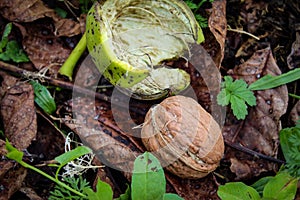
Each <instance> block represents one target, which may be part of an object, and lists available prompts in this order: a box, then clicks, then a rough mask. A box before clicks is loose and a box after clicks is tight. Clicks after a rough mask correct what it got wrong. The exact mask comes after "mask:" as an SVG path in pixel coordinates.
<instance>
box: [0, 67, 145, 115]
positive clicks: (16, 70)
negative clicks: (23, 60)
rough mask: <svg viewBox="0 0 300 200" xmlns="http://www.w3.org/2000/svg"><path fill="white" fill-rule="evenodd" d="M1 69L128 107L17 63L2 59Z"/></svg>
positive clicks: (115, 100)
mask: <svg viewBox="0 0 300 200" xmlns="http://www.w3.org/2000/svg"><path fill="white" fill-rule="evenodd" d="M0 70H4V71H7V72H9V73H13V74H15V75H16V76H21V77H23V78H26V79H39V80H42V81H44V82H48V83H49V84H51V85H54V86H57V87H60V88H63V89H67V90H73V91H75V92H78V93H80V94H85V95H87V96H90V97H95V98H96V99H98V100H102V101H106V102H108V103H111V104H113V105H116V106H119V107H121V108H128V105H125V104H124V103H123V102H120V101H118V100H117V99H111V98H110V97H109V96H107V95H105V94H101V93H98V92H94V91H92V90H89V89H86V88H83V87H80V86H78V85H74V84H73V83H70V82H66V81H62V80H58V79H54V78H51V77H47V76H44V75H42V74H40V73H36V72H31V71H28V70H25V69H21V68H19V67H17V66H15V65H11V64H8V63H5V62H2V61H0ZM129 109H130V110H131V111H133V112H135V113H137V114H141V115H145V113H144V112H143V111H142V110H140V109H135V108H133V107H129Z"/></svg>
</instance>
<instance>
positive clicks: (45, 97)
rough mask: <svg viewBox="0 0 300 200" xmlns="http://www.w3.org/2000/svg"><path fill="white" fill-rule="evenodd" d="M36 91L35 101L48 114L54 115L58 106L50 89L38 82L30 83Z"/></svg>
mask: <svg viewBox="0 0 300 200" xmlns="http://www.w3.org/2000/svg"><path fill="white" fill-rule="evenodd" d="M30 84H31V85H32V86H33V89H34V101H35V102H36V104H37V105H39V107H41V108H42V109H43V110H44V111H45V112H46V113H48V114H52V113H53V112H55V110H56V104H55V101H54V99H53V97H52V96H51V94H50V92H49V91H48V89H47V88H46V87H45V86H43V85H41V84H39V83H38V82H37V81H30Z"/></svg>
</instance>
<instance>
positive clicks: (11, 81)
mask: <svg viewBox="0 0 300 200" xmlns="http://www.w3.org/2000/svg"><path fill="white" fill-rule="evenodd" d="M0 77H1V78H2V80H3V81H2V82H0V83H1V90H0V101H1V99H2V98H3V97H4V95H5V93H6V91H7V90H8V89H9V88H10V87H11V86H12V85H15V84H16V83H17V82H18V79H17V78H16V77H13V76H10V75H8V74H7V73H5V72H4V71H0Z"/></svg>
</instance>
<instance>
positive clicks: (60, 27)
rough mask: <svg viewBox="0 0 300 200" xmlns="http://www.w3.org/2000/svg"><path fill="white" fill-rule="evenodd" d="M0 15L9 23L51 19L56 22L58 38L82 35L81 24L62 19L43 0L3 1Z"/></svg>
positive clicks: (0, 3) (0, 4) (0, 2)
mask: <svg viewBox="0 0 300 200" xmlns="http://www.w3.org/2000/svg"><path fill="white" fill-rule="evenodd" d="M16 5H17V6H16ZM0 13H1V15H2V16H3V17H5V18H6V19H8V20H9V21H14V22H33V21H35V20H37V19H41V18H44V17H50V18H52V19H53V21H54V25H55V32H54V33H55V35H56V36H67V37H71V36H74V35H78V34H80V33H81V32H80V24H79V23H77V22H75V21H73V20H71V19H62V18H61V17H59V16H58V15H57V14H56V12H55V11H54V10H53V9H50V8H48V7H47V6H45V5H44V3H43V1H41V0H1V1H0Z"/></svg>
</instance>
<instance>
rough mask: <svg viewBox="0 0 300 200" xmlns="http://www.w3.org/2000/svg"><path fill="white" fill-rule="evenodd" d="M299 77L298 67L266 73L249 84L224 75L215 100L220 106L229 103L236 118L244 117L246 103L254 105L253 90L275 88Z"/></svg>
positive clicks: (299, 70)
mask: <svg viewBox="0 0 300 200" xmlns="http://www.w3.org/2000/svg"><path fill="white" fill-rule="evenodd" d="M299 78H300V68H297V69H294V70H291V71H289V72H287V73H284V74H281V75H279V76H271V75H266V76H264V77H262V78H261V79H258V80H257V81H255V82H254V83H252V84H251V85H249V86H248V85H247V83H246V82H245V81H244V80H242V79H240V80H235V81H233V79H232V77H230V76H225V77H224V82H222V85H221V87H222V90H221V91H220V93H219V94H218V96H217V102H218V104H219V105H221V106H227V105H230V107H231V109H232V111H233V114H234V115H235V116H236V118H237V119H245V117H246V116H247V114H248V111H247V108H248V106H247V104H248V105H249V106H255V105H256V97H255V96H254V94H253V91H255V90H267V89H271V88H276V87H278V86H280V85H284V84H287V83H290V82H293V81H296V80H298V79H299Z"/></svg>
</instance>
